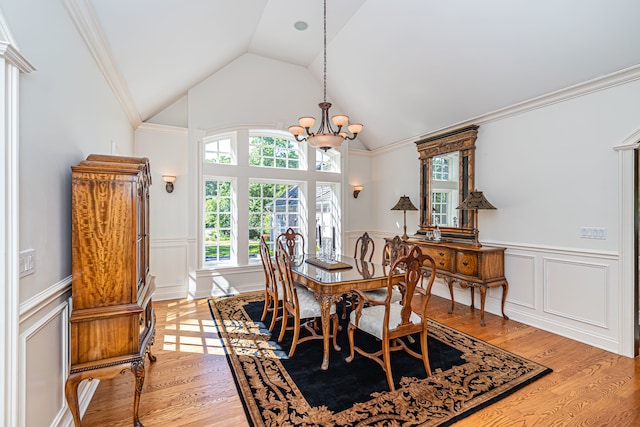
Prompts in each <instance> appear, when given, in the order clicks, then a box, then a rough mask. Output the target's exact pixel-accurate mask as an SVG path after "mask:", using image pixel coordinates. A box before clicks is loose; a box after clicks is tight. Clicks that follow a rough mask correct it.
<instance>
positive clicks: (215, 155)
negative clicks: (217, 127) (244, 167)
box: [204, 134, 236, 164]
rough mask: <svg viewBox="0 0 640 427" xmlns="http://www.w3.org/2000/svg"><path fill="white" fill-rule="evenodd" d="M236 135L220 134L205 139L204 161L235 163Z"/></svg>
mask: <svg viewBox="0 0 640 427" xmlns="http://www.w3.org/2000/svg"><path fill="white" fill-rule="evenodd" d="M233 140H234V135H232V134H227V135H218V136H216V137H214V138H206V139H205V140H204V161H205V162H207V163H220V164H235V163H236V162H235V161H234V158H235V155H234V154H235V152H234V150H233Z"/></svg>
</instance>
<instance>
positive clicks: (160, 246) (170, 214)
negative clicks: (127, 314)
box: [136, 124, 189, 300]
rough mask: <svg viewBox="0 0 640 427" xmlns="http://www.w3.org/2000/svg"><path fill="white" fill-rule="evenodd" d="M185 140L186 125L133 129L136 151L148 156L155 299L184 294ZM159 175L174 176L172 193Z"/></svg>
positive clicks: (186, 236)
mask: <svg viewBox="0 0 640 427" xmlns="http://www.w3.org/2000/svg"><path fill="white" fill-rule="evenodd" d="M187 142H188V131H187V129H185V128H176V127H171V126H163V125H147V124H143V125H141V126H140V127H138V129H137V130H136V155H137V156H141V157H148V158H149V163H150V166H151V179H152V185H151V187H150V189H149V190H150V193H149V200H150V201H149V203H150V214H149V215H150V230H149V233H150V235H151V248H150V250H151V254H150V265H149V269H150V271H151V273H152V274H153V275H155V276H156V282H155V283H156V292H155V294H154V298H155V299H156V300H162V299H173V298H184V297H185V296H186V295H187V285H188V273H189V268H188V256H189V242H188V228H189V227H188V211H189V207H188V200H187V198H188V194H189V187H188V183H189V179H188V177H189V170H188V161H187V154H188V152H187V148H188V147H187ZM162 175H173V176H175V177H176V181H175V183H174V189H173V192H172V193H167V191H166V184H165V182H164V181H163V180H162Z"/></svg>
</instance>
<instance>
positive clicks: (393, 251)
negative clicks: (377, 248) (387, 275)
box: [363, 236, 409, 302]
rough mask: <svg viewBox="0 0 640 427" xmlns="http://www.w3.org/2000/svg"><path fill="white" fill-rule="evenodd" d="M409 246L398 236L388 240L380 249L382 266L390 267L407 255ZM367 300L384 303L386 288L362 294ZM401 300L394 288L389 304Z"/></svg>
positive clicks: (400, 293)
mask: <svg viewBox="0 0 640 427" xmlns="http://www.w3.org/2000/svg"><path fill="white" fill-rule="evenodd" d="M408 249H409V246H408V245H407V244H406V243H405V242H404V241H402V239H401V238H400V236H395V237H394V238H393V239H391V240H388V241H387V242H386V243H385V245H384V247H383V248H382V265H386V266H390V265H392V264H393V263H394V262H395V260H396V259H398V258H399V257H401V256H405V255H406V254H407V253H408ZM363 293H364V294H365V295H366V297H367V299H370V300H375V301H384V300H385V299H386V298H387V288H381V289H372V290H369V291H364V292H363ZM401 299H402V292H401V289H399V288H398V287H397V286H394V288H393V292H392V294H391V302H398V301H400V300H401Z"/></svg>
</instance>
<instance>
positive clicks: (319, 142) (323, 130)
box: [289, 0, 363, 151]
mask: <svg viewBox="0 0 640 427" xmlns="http://www.w3.org/2000/svg"><path fill="white" fill-rule="evenodd" d="M318 106H319V107H320V110H322V118H321V119H320V127H319V128H318V130H317V131H316V132H312V131H311V130H310V129H311V127H312V126H313V125H314V124H315V122H316V119H315V118H313V117H310V116H304V117H300V118H299V119H298V122H299V123H300V125H294V126H289V132H291V134H292V135H293V136H294V137H295V138H296V141H298V142H302V141H307V143H308V144H309V145H310V146H311V147H313V148H320V149H321V150H324V151H327V150H329V149H331V148H338V147H340V146H341V145H342V142H343V141H344V140H345V139H348V140H353V139H356V136H357V135H358V134H359V133H360V131H362V127H363V126H362V125H361V124H359V123H351V124H349V125H347V123H349V116H345V115H343V114H339V115H335V116H333V117H331V121H329V108H331V103H330V102H327V0H324V101H323V102H321V103H319V104H318ZM331 122H333V124H334V125H335V126H336V128H337V129H335V130H334V128H333V127H332V126H331ZM345 125H347V129H348V130H349V132H351V134H352V135H351V136H349V134H348V133H347V132H346V131H344V130H343V127H344V126H345ZM303 131H304V132H306V135H305V136H303V137H300V135H302V132H303Z"/></svg>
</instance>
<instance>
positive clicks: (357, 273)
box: [291, 255, 401, 370]
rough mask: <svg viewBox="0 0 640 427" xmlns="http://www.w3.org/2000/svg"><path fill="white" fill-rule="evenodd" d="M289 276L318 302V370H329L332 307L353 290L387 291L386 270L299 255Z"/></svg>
mask: <svg viewBox="0 0 640 427" xmlns="http://www.w3.org/2000/svg"><path fill="white" fill-rule="evenodd" d="M340 267H342V268H340ZM291 272H292V275H293V279H294V280H295V281H296V282H298V283H300V284H302V285H304V286H306V287H307V288H309V289H310V290H312V291H313V292H314V293H315V296H316V299H317V300H318V302H320V309H321V323H322V336H323V340H322V341H323V355H322V365H321V368H322V369H323V370H326V369H328V368H329V338H330V333H329V332H330V331H329V323H330V322H329V320H330V319H329V317H330V310H331V305H332V304H335V303H337V302H338V301H340V299H341V298H342V296H343V295H345V294H348V293H350V291H351V290H352V289H359V290H370V289H378V288H382V287H386V286H387V280H388V279H387V277H388V274H389V267H388V266H384V265H382V264H375V263H372V262H367V261H361V260H358V259H354V258H351V257H347V256H344V255H336V256H335V257H334V259H333V260H326V259H323V258H319V257H316V256H310V255H299V256H297V257H294V258H293V260H292V266H291ZM400 278H401V274H400V273H399V274H398V275H396V276H394V280H396V279H397V280H398V281H399V280H400ZM334 333H337V331H334Z"/></svg>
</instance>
